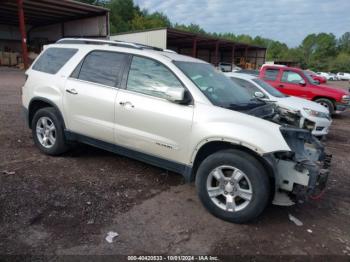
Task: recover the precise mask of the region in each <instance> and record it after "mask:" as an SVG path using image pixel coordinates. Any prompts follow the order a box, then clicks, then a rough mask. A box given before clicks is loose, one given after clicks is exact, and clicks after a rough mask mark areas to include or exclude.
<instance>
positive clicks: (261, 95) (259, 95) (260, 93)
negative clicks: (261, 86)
mask: <svg viewBox="0 0 350 262" xmlns="http://www.w3.org/2000/svg"><path fill="white" fill-rule="evenodd" d="M254 97H256V98H265V95H264V94H263V93H262V92H259V91H257V92H255V93H254Z"/></svg>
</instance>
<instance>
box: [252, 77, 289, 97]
mask: <svg viewBox="0 0 350 262" xmlns="http://www.w3.org/2000/svg"><path fill="white" fill-rule="evenodd" d="M253 81H254V82H255V83H257V84H258V85H259V86H260V87H262V88H263V89H264V90H265V91H266V92H267V93H269V94H270V95H273V96H274V97H286V95H285V94H282V93H281V92H280V91H278V90H277V89H276V88H274V87H273V86H271V85H270V84H268V83H266V82H265V81H264V80H261V79H259V78H255V79H253Z"/></svg>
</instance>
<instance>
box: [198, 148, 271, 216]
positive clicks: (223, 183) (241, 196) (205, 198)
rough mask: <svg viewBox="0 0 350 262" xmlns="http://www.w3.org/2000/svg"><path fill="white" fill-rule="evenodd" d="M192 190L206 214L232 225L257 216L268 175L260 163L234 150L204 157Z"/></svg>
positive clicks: (265, 194)
mask: <svg viewBox="0 0 350 262" xmlns="http://www.w3.org/2000/svg"><path fill="white" fill-rule="evenodd" d="M196 187H197V191H198V195H199V198H200V200H201V202H202V203H203V205H204V206H205V207H206V208H207V209H208V210H209V212H211V213H212V214H213V215H215V216H217V217H219V218H221V219H224V220H227V221H230V222H234V223H245V222H248V221H250V220H252V219H254V218H256V217H258V216H259V215H260V214H261V213H262V212H263V210H264V209H265V207H266V205H267V204H268V201H269V197H270V192H271V191H270V183H269V179H268V175H267V174H266V171H265V169H264V167H263V166H262V165H261V164H260V162H259V161H258V160H257V159H256V158H254V157H253V156H251V155H250V154H248V153H245V152H243V151H240V150H235V149H230V150H224V151H220V152H217V153H215V154H213V155H211V156H209V157H207V158H206V159H205V160H204V161H203V162H202V163H201V165H200V166H199V168H198V171H197V175H196Z"/></svg>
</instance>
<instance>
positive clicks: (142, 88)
mask: <svg viewBox="0 0 350 262" xmlns="http://www.w3.org/2000/svg"><path fill="white" fill-rule="evenodd" d="M26 74H27V76H28V78H27V80H26V83H25V85H24V86H23V89H22V92H23V95H22V99H23V106H24V111H25V114H26V120H27V121H28V123H29V127H30V128H31V129H32V133H33V138H34V141H35V144H36V145H37V146H38V148H39V149H40V150H41V151H42V152H44V153H46V154H49V155H58V154H62V153H64V152H65V151H66V150H67V149H68V148H69V142H70V141H78V142H82V143H87V144H90V145H93V146H96V147H100V148H102V149H105V150H109V151H112V152H115V153H118V154H121V155H125V156H128V157H131V158H135V159H138V160H141V161H144V162H147V163H150V164H152V165H155V166H159V167H162V168H165V169H168V170H171V171H174V172H177V173H180V174H182V175H183V176H184V177H185V179H186V180H187V181H194V180H195V181H196V186H197V190H198V195H199V197H200V199H201V201H202V202H203V204H204V205H205V207H206V208H207V209H208V210H209V211H210V212H211V213H213V214H214V215H216V216H218V217H220V218H222V219H225V220H228V221H231V222H236V223H243V222H246V221H249V220H251V219H253V218H256V217H257V216H258V215H259V214H260V213H261V212H262V211H263V210H264V209H265V207H266V205H267V204H268V203H269V202H270V201H273V203H275V204H279V205H291V204H293V203H294V202H295V199H296V197H295V196H298V197H304V196H311V197H315V196H316V195H318V194H319V193H320V192H321V190H323V189H324V187H325V184H326V180H327V177H328V167H329V162H330V156H329V155H326V154H325V153H324V150H323V147H322V145H321V144H320V143H319V142H318V141H317V140H315V139H314V138H313V136H312V135H311V134H310V133H309V132H308V131H305V130H302V129H296V128H291V127H287V126H280V125H278V124H275V123H272V122H269V121H267V120H264V119H261V118H259V117H257V116H255V115H254V113H252V112H258V111H261V110H262V111H264V112H265V113H269V112H270V111H271V110H273V109H271V108H270V107H269V105H268V104H266V103H264V102H261V101H255V100H252V99H251V96H250V95H249V94H247V93H245V92H237V91H236V90H235V88H233V85H235V84H234V82H233V81H231V80H230V79H229V78H227V77H225V76H224V75H223V74H221V73H220V72H218V71H216V70H215V69H214V67H212V66H211V65H210V64H208V63H205V62H203V61H201V60H198V59H194V58H191V57H188V56H183V55H179V54H176V53H174V52H167V51H163V50H159V49H154V48H153V49H152V48H149V47H146V46H142V45H136V44H131V43H124V42H114V41H100V40H89V39H62V40H60V41H58V42H57V43H56V44H52V45H49V46H47V47H46V48H45V50H44V52H42V54H41V55H40V56H39V57H38V58H37V59H36V61H35V62H34V63H33V65H32V67H31V68H30V69H28V71H27V72H26Z"/></svg>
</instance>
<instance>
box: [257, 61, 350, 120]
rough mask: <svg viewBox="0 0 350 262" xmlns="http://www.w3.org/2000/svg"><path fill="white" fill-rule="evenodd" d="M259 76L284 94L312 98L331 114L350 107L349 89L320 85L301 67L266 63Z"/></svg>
mask: <svg viewBox="0 0 350 262" xmlns="http://www.w3.org/2000/svg"><path fill="white" fill-rule="evenodd" d="M259 77H260V78H261V79H263V80H265V81H266V82H268V83H269V84H270V85H272V86H273V87H275V88H277V89H278V90H279V91H281V92H282V93H284V94H287V95H291V96H298V97H302V98H305V99H308V100H312V101H315V102H317V103H319V104H321V105H323V106H325V107H327V108H328V110H329V112H330V114H333V113H335V112H337V113H338V112H341V111H344V110H346V109H347V108H349V107H350V95H349V92H348V91H346V90H343V89H337V88H333V87H330V86H326V85H320V84H318V83H317V82H315V81H314V80H313V79H312V77H311V76H309V75H308V74H307V73H305V72H304V71H303V70H301V69H299V68H294V67H287V66H279V65H264V66H263V67H262V68H261V70H260V72H259Z"/></svg>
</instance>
